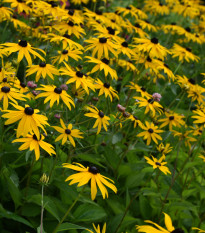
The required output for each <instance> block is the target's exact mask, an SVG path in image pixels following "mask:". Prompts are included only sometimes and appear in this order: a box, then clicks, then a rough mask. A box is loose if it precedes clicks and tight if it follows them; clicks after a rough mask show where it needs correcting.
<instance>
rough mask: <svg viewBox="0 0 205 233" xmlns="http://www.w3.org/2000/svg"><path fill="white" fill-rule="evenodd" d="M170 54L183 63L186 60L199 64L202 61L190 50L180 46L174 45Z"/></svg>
mask: <svg viewBox="0 0 205 233" xmlns="http://www.w3.org/2000/svg"><path fill="white" fill-rule="evenodd" d="M170 52H171V53H172V57H178V59H179V61H181V62H184V60H186V61H187V62H190V61H196V62H198V61H199V59H200V58H199V57H197V56H196V55H194V54H193V53H192V52H191V49H190V48H183V47H181V46H180V45H178V44H174V46H173V48H172V49H171V50H170Z"/></svg>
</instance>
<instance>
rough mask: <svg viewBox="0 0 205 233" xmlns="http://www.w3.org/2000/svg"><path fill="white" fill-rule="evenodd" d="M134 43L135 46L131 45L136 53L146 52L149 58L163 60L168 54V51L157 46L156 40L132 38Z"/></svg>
mask: <svg viewBox="0 0 205 233" xmlns="http://www.w3.org/2000/svg"><path fill="white" fill-rule="evenodd" d="M134 42H135V43H137V45H133V47H135V48H136V49H137V51H142V52H147V53H148V54H149V56H150V58H153V57H156V58H159V59H162V60H164V58H165V57H166V56H167V54H168V53H170V52H169V50H168V49H166V48H165V47H163V46H162V45H160V44H159V41H158V39H157V38H155V37H154V38H152V39H151V40H150V39H147V38H144V39H143V38H134Z"/></svg>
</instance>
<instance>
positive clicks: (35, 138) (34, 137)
mask: <svg viewBox="0 0 205 233" xmlns="http://www.w3.org/2000/svg"><path fill="white" fill-rule="evenodd" d="M33 139H34V140H36V141H40V140H41V135H40V138H39V140H38V138H37V137H36V135H35V134H34V135H33Z"/></svg>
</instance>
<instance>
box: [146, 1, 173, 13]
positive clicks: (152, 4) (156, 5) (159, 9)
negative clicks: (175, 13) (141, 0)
mask: <svg viewBox="0 0 205 233" xmlns="http://www.w3.org/2000/svg"><path fill="white" fill-rule="evenodd" d="M144 11H148V12H150V13H152V14H154V15H168V14H169V7H168V6H166V5H165V4H162V2H161V1H156V0H152V1H149V0H146V1H145V7H144Z"/></svg>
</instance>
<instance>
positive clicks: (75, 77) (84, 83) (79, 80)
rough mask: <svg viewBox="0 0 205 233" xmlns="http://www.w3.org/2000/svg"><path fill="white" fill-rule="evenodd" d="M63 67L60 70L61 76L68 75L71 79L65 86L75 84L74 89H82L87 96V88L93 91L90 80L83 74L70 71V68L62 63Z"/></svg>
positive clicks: (93, 87)
mask: <svg viewBox="0 0 205 233" xmlns="http://www.w3.org/2000/svg"><path fill="white" fill-rule="evenodd" d="M64 65H65V67H62V68H61V69H60V71H61V74H62V75H68V76H70V77H71V78H70V79H68V81H67V82H66V84H69V83H74V82H75V86H76V89H78V88H79V87H82V88H83V89H84V90H85V91H86V92H87V94H89V89H88V88H90V89H91V90H93V91H95V86H94V85H93V83H92V80H91V79H89V78H87V77H86V76H85V75H84V74H83V72H81V71H74V70H72V69H71V67H69V66H68V65H67V64H66V63H65V62H64Z"/></svg>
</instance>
